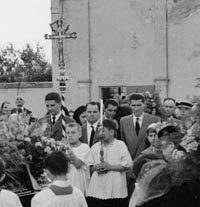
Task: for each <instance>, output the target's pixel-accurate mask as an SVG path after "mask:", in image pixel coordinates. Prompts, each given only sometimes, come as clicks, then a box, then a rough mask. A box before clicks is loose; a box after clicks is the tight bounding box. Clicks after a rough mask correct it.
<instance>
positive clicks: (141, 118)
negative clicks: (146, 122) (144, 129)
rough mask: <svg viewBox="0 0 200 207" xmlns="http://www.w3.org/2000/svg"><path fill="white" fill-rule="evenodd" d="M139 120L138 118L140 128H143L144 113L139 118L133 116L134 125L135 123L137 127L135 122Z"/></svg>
mask: <svg viewBox="0 0 200 207" xmlns="http://www.w3.org/2000/svg"><path fill="white" fill-rule="evenodd" d="M137 118H138V122H139V125H140V128H141V126H142V121H143V118H144V113H142V115H141V116H139V117H137V116H135V115H134V114H133V123H134V126H135V122H136V120H137Z"/></svg>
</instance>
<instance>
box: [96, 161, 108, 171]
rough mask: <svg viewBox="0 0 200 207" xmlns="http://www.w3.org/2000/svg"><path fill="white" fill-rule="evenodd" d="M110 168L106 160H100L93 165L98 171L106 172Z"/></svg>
mask: <svg viewBox="0 0 200 207" xmlns="http://www.w3.org/2000/svg"><path fill="white" fill-rule="evenodd" d="M111 169H112V166H111V165H110V164H109V163H107V162H102V163H98V164H96V165H94V170H96V171H97V172H98V173H107V172H108V171H110V170H111Z"/></svg>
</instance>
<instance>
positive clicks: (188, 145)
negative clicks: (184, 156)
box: [180, 135, 198, 152]
mask: <svg viewBox="0 0 200 207" xmlns="http://www.w3.org/2000/svg"><path fill="white" fill-rule="evenodd" d="M180 145H181V146H182V147H183V148H184V149H185V150H186V152H192V151H196V150H197V148H198V142H197V141H196V140H195V137H193V136H191V135H185V136H184V137H183V138H182V141H181V143H180Z"/></svg>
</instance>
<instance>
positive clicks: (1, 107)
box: [1, 101, 10, 110]
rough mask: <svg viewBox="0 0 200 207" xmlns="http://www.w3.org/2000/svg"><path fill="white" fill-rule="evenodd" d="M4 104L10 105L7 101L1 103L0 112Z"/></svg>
mask: <svg viewBox="0 0 200 207" xmlns="http://www.w3.org/2000/svg"><path fill="white" fill-rule="evenodd" d="M5 104H10V102H9V101H4V102H2V104H1V110H3V107H4V105H5Z"/></svg>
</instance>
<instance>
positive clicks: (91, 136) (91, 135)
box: [89, 126, 95, 147]
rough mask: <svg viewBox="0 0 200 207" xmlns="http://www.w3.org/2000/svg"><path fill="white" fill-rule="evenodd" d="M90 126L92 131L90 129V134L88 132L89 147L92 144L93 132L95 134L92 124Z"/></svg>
mask: <svg viewBox="0 0 200 207" xmlns="http://www.w3.org/2000/svg"><path fill="white" fill-rule="evenodd" d="M91 128H92V131H91V134H90V143H89V146H90V147H91V146H92V144H93V140H94V134H95V131H94V126H91Z"/></svg>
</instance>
